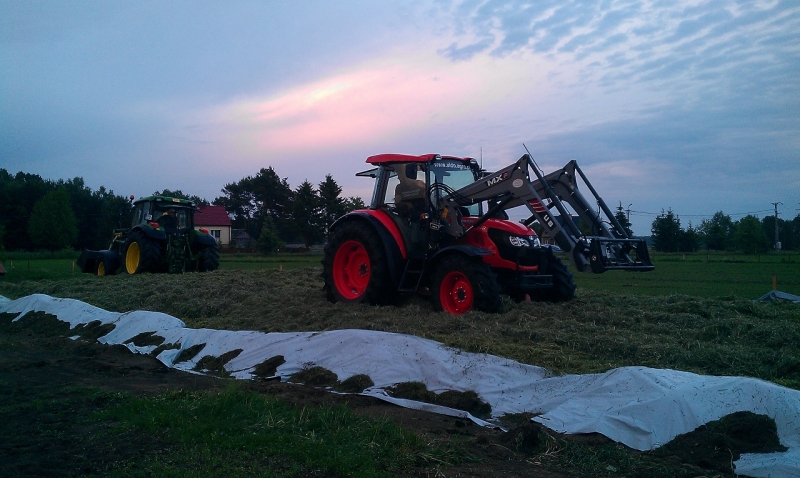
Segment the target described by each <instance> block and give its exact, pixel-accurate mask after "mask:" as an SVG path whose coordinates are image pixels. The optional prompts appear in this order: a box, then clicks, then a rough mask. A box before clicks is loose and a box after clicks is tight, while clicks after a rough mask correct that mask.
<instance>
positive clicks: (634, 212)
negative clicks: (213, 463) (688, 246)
mask: <svg viewBox="0 0 800 478" xmlns="http://www.w3.org/2000/svg"><path fill="white" fill-rule="evenodd" d="M763 212H772V209H760V210H758V211H750V212H735V213H732V214H725V215H726V216H731V217H734V216H747V215H749V214H760V213H763ZM672 213H673V214H675V215H676V216H679V217H714V214H716V213H714V214H678V213H676V212H675V211H672ZM631 214H639V215H642V216H660V215H661V214H663V213H661V212H648V211H634V210H633V209H631ZM723 214H724V213H723Z"/></svg>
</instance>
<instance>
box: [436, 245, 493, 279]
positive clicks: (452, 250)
mask: <svg viewBox="0 0 800 478" xmlns="http://www.w3.org/2000/svg"><path fill="white" fill-rule="evenodd" d="M453 254H461V255H464V256H467V257H470V258H472V257H482V256H490V255H492V253H491V252H490V251H489V250H488V249H484V248H482V247H478V246H471V245H468V244H457V245H455V246H447V247H443V248H441V249H439V250H438V251H436V253H435V254H434V255H433V257H431V259H430V261H429V262H428V265H427V266H426V267H425V269H426V270H427V271H428V274H430V273H432V271H435V270H436V267H438V265H439V262H441V260H442V259H444V258H445V257H447V256H450V255H453Z"/></svg>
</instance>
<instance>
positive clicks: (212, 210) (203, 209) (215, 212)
mask: <svg viewBox="0 0 800 478" xmlns="http://www.w3.org/2000/svg"><path fill="white" fill-rule="evenodd" d="M231 226H232V223H231V218H230V216H228V211H226V210H225V207H224V206H198V210H197V211H195V213H194V228H195V229H207V230H208V232H209V233H210V234H211V235H212V236H214V238H215V239H216V240H217V244H219V245H220V246H222V247H228V246H229V245H230V243H231Z"/></svg>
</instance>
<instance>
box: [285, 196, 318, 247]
mask: <svg viewBox="0 0 800 478" xmlns="http://www.w3.org/2000/svg"><path fill="white" fill-rule="evenodd" d="M320 204H321V200H320V197H319V195H318V193H317V191H316V190H314V187H313V186H312V185H311V183H309V182H308V180H306V181H303V184H301V185H300V186H298V187H297V190H296V191H295V193H294V203H293V207H292V223H293V225H294V230H295V231H296V232H297V233H298V234H299V235H300V236H301V237H302V238H303V242H304V243H305V245H306V247H308V246H311V245H312V244H316V243H317V242H319V241H321V240H322V238H323V237H324V234H323V226H322V220H323V219H322V213H321V207H320Z"/></svg>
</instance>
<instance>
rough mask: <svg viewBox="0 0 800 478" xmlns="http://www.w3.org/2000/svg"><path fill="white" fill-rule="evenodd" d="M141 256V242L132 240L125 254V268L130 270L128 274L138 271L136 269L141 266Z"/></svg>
mask: <svg viewBox="0 0 800 478" xmlns="http://www.w3.org/2000/svg"><path fill="white" fill-rule="evenodd" d="M140 257H141V251H140V250H139V243H138V242H131V244H130V245H129V246H128V252H127V254H125V270H127V271H128V274H135V273H136V269H138V268H139V260H140Z"/></svg>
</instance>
